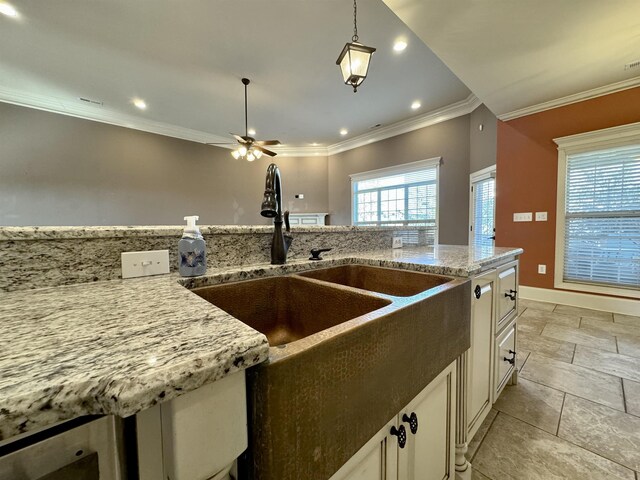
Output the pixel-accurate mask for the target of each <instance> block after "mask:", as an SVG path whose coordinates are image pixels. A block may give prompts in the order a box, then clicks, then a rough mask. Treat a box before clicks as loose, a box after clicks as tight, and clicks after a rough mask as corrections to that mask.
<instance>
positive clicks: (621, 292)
mask: <svg viewBox="0 0 640 480" xmlns="http://www.w3.org/2000/svg"><path fill="white" fill-rule="evenodd" d="M553 286H554V288H560V289H562V290H573V291H576V292H588V293H599V294H602V295H614V296H616V297H625V298H640V290H633V289H631V288H616V287H607V286H604V285H589V284H586V283H572V282H565V281H563V280H561V281H558V280H556V281H555V283H554V285H553Z"/></svg>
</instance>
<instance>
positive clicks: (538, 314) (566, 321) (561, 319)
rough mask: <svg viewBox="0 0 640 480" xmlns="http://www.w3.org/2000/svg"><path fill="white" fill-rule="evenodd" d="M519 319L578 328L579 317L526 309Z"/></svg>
mask: <svg viewBox="0 0 640 480" xmlns="http://www.w3.org/2000/svg"><path fill="white" fill-rule="evenodd" d="M520 318H521V319H523V318H526V319H534V318H535V319H539V320H542V321H544V322H547V323H553V324H555V325H564V326H566V327H573V328H578V327H580V317H578V316H575V315H563V314H561V313H554V312H546V311H543V310H532V309H529V308H528V309H527V310H526V311H525V312H524V313H523V314H522V315H520Z"/></svg>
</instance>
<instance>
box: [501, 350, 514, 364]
mask: <svg viewBox="0 0 640 480" xmlns="http://www.w3.org/2000/svg"><path fill="white" fill-rule="evenodd" d="M509 353H510V354H511V358H507V357H502V359H503V360H504V361H505V362H509V363H510V364H511V365H515V363H516V352H514V351H513V350H509Z"/></svg>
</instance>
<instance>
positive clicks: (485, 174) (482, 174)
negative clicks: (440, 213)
mask: <svg viewBox="0 0 640 480" xmlns="http://www.w3.org/2000/svg"><path fill="white" fill-rule="evenodd" d="M488 178H496V165H495V164H493V165H491V166H489V167H486V168H483V169H482V170H478V171H477V172H473V173H472V174H471V175H469V246H471V245H473V237H474V231H473V230H474V229H475V224H474V223H473V220H474V213H475V212H474V211H473V210H474V208H473V207H474V196H473V191H472V188H473V184H474V183H477V182H481V181H482V180H486V179H488ZM495 224H496V211H495V208H494V210H493V225H494V227H495ZM494 233H495V232H494ZM495 244H496V241H495V240H494V241H493V245H494V246H495Z"/></svg>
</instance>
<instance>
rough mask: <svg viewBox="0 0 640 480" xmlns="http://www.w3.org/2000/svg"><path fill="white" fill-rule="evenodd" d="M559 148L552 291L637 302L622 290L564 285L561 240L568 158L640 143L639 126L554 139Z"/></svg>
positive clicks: (635, 293) (635, 292) (632, 293)
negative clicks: (626, 299) (593, 294)
mask: <svg viewBox="0 0 640 480" xmlns="http://www.w3.org/2000/svg"><path fill="white" fill-rule="evenodd" d="M553 141H554V142H555V143H556V144H557V145H558V190H557V192H558V198H557V206H556V258H555V275H554V287H555V288H561V289H565V290H576V291H580V292H590V293H603V294H609V295H617V296H621V297H631V298H640V291H638V290H633V289H629V288H624V287H610V286H606V285H590V284H585V283H577V282H565V281H564V278H563V274H564V240H565V211H566V193H567V192H566V181H567V157H568V156H570V155H573V154H576V153H582V152H588V151H591V150H600V149H606V148H615V147H623V146H625V145H630V144H637V143H638V142H639V141H640V122H637V123H630V124H628V125H622V126H620V127H612V128H605V129H603V130H595V131H592V132H586V133H579V134H577V135H570V136H567V137H560V138H554V139H553Z"/></svg>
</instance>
